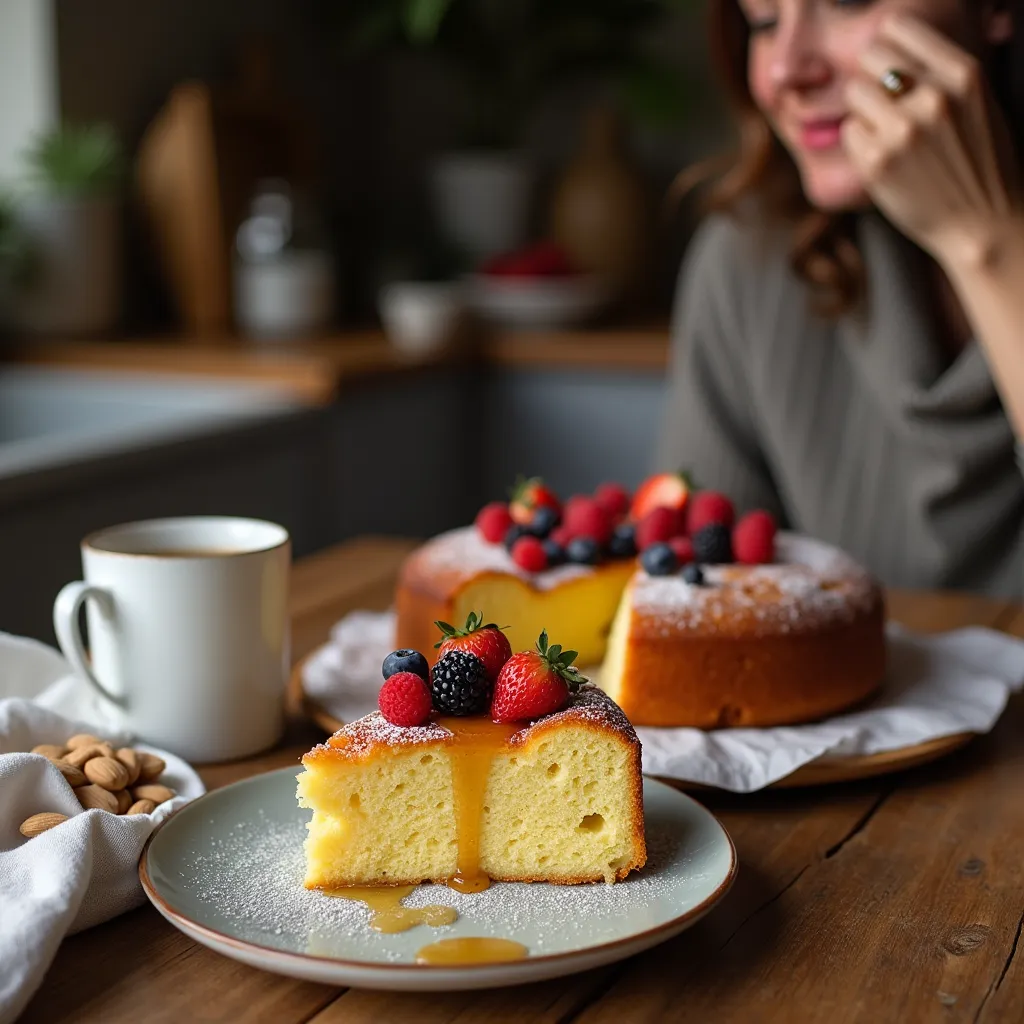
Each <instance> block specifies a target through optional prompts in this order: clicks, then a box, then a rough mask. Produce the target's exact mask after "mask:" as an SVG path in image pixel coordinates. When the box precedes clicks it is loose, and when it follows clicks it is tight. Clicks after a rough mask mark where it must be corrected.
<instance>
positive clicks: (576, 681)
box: [491, 630, 587, 722]
mask: <svg viewBox="0 0 1024 1024" xmlns="http://www.w3.org/2000/svg"><path fill="white" fill-rule="evenodd" d="M575 660H576V651H563V650H562V647H561V644H551V645H550V646H549V645H548V634H547V631H546V630H545V631H544V632H542V633H541V635H540V638H539V639H538V641H537V649H536V651H523V652H522V653H521V654H513V655H512V657H511V658H509V660H508V661H507V662H506V663H505V667H504V668H503V669H502V670H501V674H500V675H499V676H498V680H497V682H496V683H495V684H494V700H493V701H492V703H491V718H493V719H494V721H495V722H521V721H525V720H527V719H531V718H541V717H542V716H543V715H550V714H553V713H554V712H555V711H559V710H560V709H561V708H563V707H565V705H566V703H567V702H568V700H569V694H570V693H575V692H576V690H577V689H579V686H580V684H581V683H585V682H586V681H587V679H586V677H585V676H581V675H580V673H579V670H578V669H577V668H576V666H575V665H573V662H574V661H575Z"/></svg>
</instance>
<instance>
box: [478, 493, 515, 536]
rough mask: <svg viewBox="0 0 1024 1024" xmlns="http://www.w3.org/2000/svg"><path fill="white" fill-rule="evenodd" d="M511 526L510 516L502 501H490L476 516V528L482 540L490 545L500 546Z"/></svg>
mask: <svg viewBox="0 0 1024 1024" xmlns="http://www.w3.org/2000/svg"><path fill="white" fill-rule="evenodd" d="M511 525H512V516H510V515H509V511H508V505H506V504H505V503H504V502H503V501H492V502H491V503H490V504H489V505H484V507H483V508H482V509H480V511H479V512H478V513H477V514H476V528H477V529H478V530H479V531H480V535H481V536H482V537H483V539H484V540H486V541H490V543H491V544H500V543H501V542H502V541H503V540H504V539H505V534H506V533H507V532H508V528H509V527H510V526H511Z"/></svg>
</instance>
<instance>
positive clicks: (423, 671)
mask: <svg viewBox="0 0 1024 1024" xmlns="http://www.w3.org/2000/svg"><path fill="white" fill-rule="evenodd" d="M399 672H412V673H413V674H414V675H417V676H419V677H420V679H423V680H427V679H429V678H430V669H429V668H428V667H427V659H426V658H424V657H423V655H422V654H420V652H419V651H413V650H410V649H409V648H407V647H406V648H403V649H402V650H400V651H392V652H391V653H390V654H389V655H388V656H387V657H386V658H385V659H384V664H383V665H382V666H381V673H382V674H383V676H384V678H385V679H390V678H391V677H392V676H395V675H398V673H399Z"/></svg>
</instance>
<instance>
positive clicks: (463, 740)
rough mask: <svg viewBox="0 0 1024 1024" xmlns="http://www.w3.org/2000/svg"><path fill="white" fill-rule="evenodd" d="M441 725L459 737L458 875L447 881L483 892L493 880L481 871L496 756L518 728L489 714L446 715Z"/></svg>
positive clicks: (455, 781) (455, 747)
mask: <svg viewBox="0 0 1024 1024" xmlns="http://www.w3.org/2000/svg"><path fill="white" fill-rule="evenodd" d="M437 724H438V725H441V726H443V727H444V728H445V729H447V730H448V731H449V732H450V733H451V734H452V735H453V736H454V738H455V741H454V743H452V745H451V747H450V748H449V749H450V753H451V759H452V788H453V790H454V794H455V834H456V837H457V840H458V852H457V855H456V856H457V860H456V869H455V874H454V875H452V877H451V878H449V879H447V880H446V884H447V885H448V886H449V887H450V888H452V889H455V890H457V891H458V892H483V890H484V889H486V888H487V887H488V886H489V885H490V884H491V880H490V879H489V878H488V877H487V875H485V874H484V873H483V872H482V871H481V870H480V820H481V817H482V816H483V808H484V796H485V793H486V790H487V777H488V775H489V774H490V770H491V762H492V761H493V760H494V756H495V755H496V754H497V753H499V752H500V751H502V750H504V749H505V746H506V744H507V743H508V741H509V739H510V738H511V737H512V736H513V735H514V734H515V733H516V732H517V731H518V727H517V726H515V725H504V724H498V723H496V722H492V721H491V720H490V718H487V717H482V716H481V717H470V718H457V717H454V716H453V717H447V716H446V717H443V718H439V719H438V720H437Z"/></svg>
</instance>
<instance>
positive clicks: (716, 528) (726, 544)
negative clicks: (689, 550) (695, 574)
mask: <svg viewBox="0 0 1024 1024" xmlns="http://www.w3.org/2000/svg"><path fill="white" fill-rule="evenodd" d="M693 555H694V558H695V559H696V560H697V561H698V562H706V563H708V564H710V565H722V564H724V563H726V562H731V561H732V538H731V537H730V534H729V527H728V526H723V525H722V524H721V523H708V525H707V526H702V527H701V528H700V529H699V530H698V531H697V532H696V533H695V534H694V535H693Z"/></svg>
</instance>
